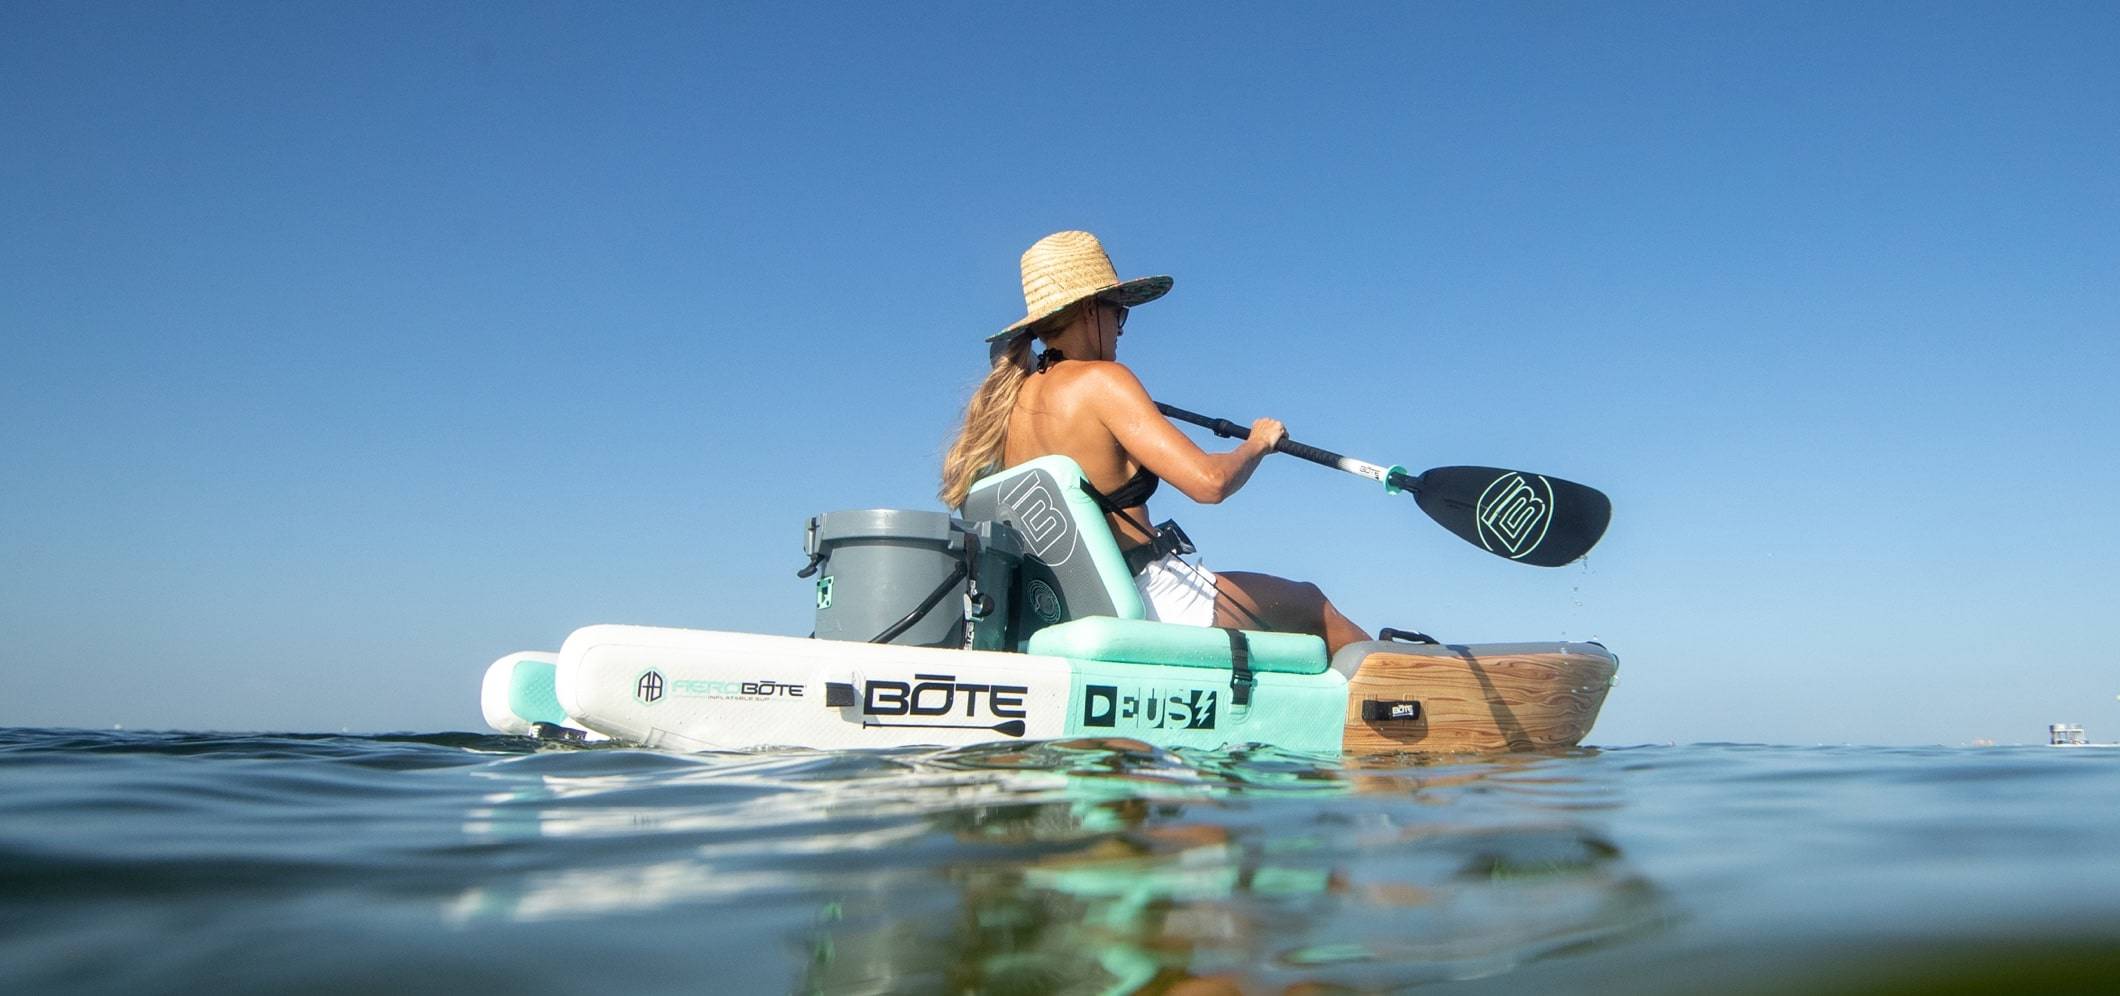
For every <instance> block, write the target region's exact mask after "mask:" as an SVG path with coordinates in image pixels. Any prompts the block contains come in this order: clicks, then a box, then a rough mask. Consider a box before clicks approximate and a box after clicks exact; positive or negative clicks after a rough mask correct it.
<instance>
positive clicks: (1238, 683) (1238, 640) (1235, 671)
mask: <svg viewBox="0 0 2120 996" xmlns="http://www.w3.org/2000/svg"><path fill="white" fill-rule="evenodd" d="M1222 632H1224V633H1228V634H1229V701H1230V704H1232V705H1240V706H1248V705H1250V704H1251V688H1252V686H1253V685H1255V684H1257V683H1258V681H1257V679H1255V678H1253V677H1252V676H1251V645H1250V643H1249V642H1247V641H1246V640H1245V639H1244V631H1243V630H1241V629H1230V628H1228V627H1226V626H1225V627H1222Z"/></svg>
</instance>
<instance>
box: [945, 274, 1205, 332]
mask: <svg viewBox="0 0 2120 996" xmlns="http://www.w3.org/2000/svg"><path fill="white" fill-rule="evenodd" d="M1173 283H1175V281H1173V280H1171V278H1169V277H1136V278H1134V279H1132V280H1128V281H1126V282H1124V283H1117V284H1113V285H1111V286H1109V287H1099V288H1097V289H1095V290H1091V291H1085V292H1084V293H1083V294H1082V296H1080V297H1077V298H1075V299H1073V300H1071V301H1068V302H1067V303H1065V304H1062V305H1059V306H1058V307H1055V308H1053V309H1052V310H1050V311H1047V312H1046V313H1045V314H1042V315H1025V316H1023V318H1022V319H1020V320H1018V321H1017V322H1016V324H1014V325H1011V326H1009V327H1008V328H1005V329H1002V330H1001V331H999V332H996V333H994V334H993V335H990V336H987V337H986V341H988V342H999V341H1001V340H1003V339H1007V338H1009V337H1010V336H1015V335H1021V334H1022V333H1025V332H1029V331H1033V330H1034V329H1035V327H1036V326H1037V325H1038V323H1039V322H1043V321H1046V320H1047V319H1050V318H1052V317H1053V316H1054V315H1057V314H1059V313H1061V312H1063V311H1066V310H1067V309H1069V308H1072V307H1074V306H1075V305H1078V304H1081V303H1082V302H1084V301H1087V300H1089V299H1090V298H1093V297H1099V298H1103V299H1104V300H1107V301H1110V302H1111V303H1113V304H1116V305H1118V306H1119V307H1122V308H1135V307H1139V306H1141V305H1144V304H1147V303H1148V302H1150V301H1153V300H1155V299H1157V298H1159V297H1162V296H1163V295H1165V294H1168V293H1170V288H1171V284H1173Z"/></svg>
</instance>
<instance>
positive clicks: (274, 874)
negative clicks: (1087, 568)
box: [0, 730, 2120, 994]
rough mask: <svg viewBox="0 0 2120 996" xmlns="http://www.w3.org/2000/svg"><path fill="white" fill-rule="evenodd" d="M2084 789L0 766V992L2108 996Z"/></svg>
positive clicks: (1120, 770)
mask: <svg viewBox="0 0 2120 996" xmlns="http://www.w3.org/2000/svg"><path fill="white" fill-rule="evenodd" d="M2092 753H2097V754H2101V755H2107V756H2099V757H2093V756H2090V755H2091V754H2092ZM2116 775H2120V752H2056V751H2047V750H2045V749H2044V748H2037V749H1995V750H1988V751H1968V750H1947V749H1941V748H1935V749H1919V750H1904V749H1893V750H1886V749H1875V748H1815V749H1808V748H1807V749H1797V748H1763V747H1755V746H1744V745H1700V746H1693V747H1680V748H1630V749H1618V750H1609V749H1608V750H1578V751H1568V752H1561V753H1555V754H1532V755H1506V756H1490V757H1454V758H1420V757H1405V758H1360V759H1342V758H1339V757H1319V756H1313V755H1307V754H1299V753H1291V752H1286V751H1279V750H1273V749H1267V748H1255V749H1244V750H1227V751H1190V750H1178V751H1171V750H1162V749H1158V748H1155V747H1151V746H1149V745H1146V744H1143V743H1140V742H1137V741H1131V740H1117V739H1101V740H1074V741H1065V742H1049V743H1031V744H1023V743H1010V744H995V745H989V746H985V747H979V748H971V749H959V750H948V751H920V750H904V751H892V752H882V753H873V752H872V753H837V754H835V753H819V752H812V751H780V752H765V753H756V754H709V755H680V754H667V753H657V752H650V751H638V750H626V749H618V748H610V747H601V746H599V747H573V748H551V747H540V746H539V745H537V744H535V743H533V742H531V741H527V740H520V739H515V738H508V737H472V736H456V735H450V736H438V737H288V736H273V737H242V736H221V735H214V736H202V735H189V734H101V733H83V732H78V731H22V730H0V799H4V800H5V801H6V803H7V805H5V806H0V984H8V985H10V986H13V987H15V988H19V989H22V990H25V991H109V992H118V991H174V990H184V989H193V988H201V987H205V988H211V989H213V990H215V991H217V992H231V993H235V992H260V993H264V992H296V991H299V992H303V993H305V994H316V993H323V992H340V991H343V992H362V993H367V992H375V991H390V992H398V991H406V992H422V991H447V992H452V993H459V992H520V991H525V990H530V991H542V990H567V991H574V990H592V991H606V990H610V991H625V992H669V991H713V992H741V993H749V992H781V991H798V992H831V993H864V992H893V993H896V992H981V993H1018V992H1021V993H1046V992H1084V993H1099V992H1176V993H1201V992H1231V991H1242V992H1316V991H1377V990H1400V989H1404V988H1407V987H1419V986H1424V985H1444V986H1446V987H1447V988H1449V989H1452V990H1457V989H1473V990H1482V991H1484V990H1489V989H1492V990H1495V991H1509V992H1524V991H1530V992H1543V991H1569V992H1605V993H1630V994H1631V993H1639V992H1659V993H1661V992H1671V993H1677V992H1701V991H1713V992H1747V993H1768V992H1786V991H1833V992H1879V993H1896V992H1928V991H1940V990H1945V989H1952V987H1955V990H1954V991H1963V992H1985V991H2012V983H2013V982H2015V981H2025V982H2029V981H2036V980H2041V979H2045V980H2048V981H2050V982H2054V983H2055V984H2059V983H2060V982H2061V981H2062V980H2067V979H2071V978H2074V979H2077V980H2079V982H2078V984H2077V986H2078V988H2077V991H2095V990H2097V989H2098V988H2099V984H2101V983H2103V982H2108V981H2111V982H2120V962H2116V958H2115V956H2114V955H2113V953H2112V952H2113V951H2114V950H2116V949H2120V945H2115V944H2114V943H2113V941H2114V939H2115V938H2120V889H2116V888H2115V886H2116V885H2120V860H2116V859H2120V829H2116V828H2115V827H2113V826H2112V824H2111V821H2100V820H2096V819H2085V820H2078V821H2064V822H2057V821H2055V820H2054V819H2053V818H2052V817H2053V815H2054V814H2055V813H2056V812H2063V811H2066V812H2078V813H2085V814H2096V813H2105V812H2111V811H2113V810H2114V809H2115V808H2116V807H2120V777H2115V776H2116ZM55 828H63V829H60V830H55ZM2081 980H2090V984H2089V985H2088V987H2087V988H2086V987H2085V985H2084V984H2083V983H2082V982H2081Z"/></svg>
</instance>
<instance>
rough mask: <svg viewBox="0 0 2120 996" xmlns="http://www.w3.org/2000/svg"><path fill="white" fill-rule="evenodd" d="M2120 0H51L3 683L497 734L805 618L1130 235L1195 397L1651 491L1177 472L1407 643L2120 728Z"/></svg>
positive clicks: (10, 699)
mask: <svg viewBox="0 0 2120 996" xmlns="http://www.w3.org/2000/svg"><path fill="white" fill-rule="evenodd" d="M2116 48H2120V12H2116V9H2115V8H2114V7H2112V6H2111V5H2106V4H2094V3H2085V4H2060V3H2056V4H2040V5H2030V6H2026V5H2003V4H1992V5H1972V4H1955V5H1941V6H1939V5H1933V4H1862V5H1846V4H1815V5H1798V4H1711V5H1699V4H1670V5H1648V4H1630V5H1594V6H1586V5H1576V4H1506V5H1473V4H1424V5H1413V4H1403V5H1401V4H1392V5H1386V4H1344V5H1320V6H1318V7H1315V8H1311V7H1301V6H1288V5H1205V4H1201V5H1171V6H1168V7H1161V8H1152V9H1148V10H1145V11H1144V10H1142V9H1130V8H1128V7H1124V6H1095V5H1079V6H1070V7H1067V8H1064V9H1060V10H1052V9H1037V8H1031V7H1026V6H1018V5H986V4H969V3H966V4H950V5H932V6H924V7H912V8H903V9H867V8H864V7H861V6H858V5H835V6H816V7H801V8H795V9H788V8H787V6H786V5H771V6H767V5H757V6H734V5H692V4H677V5H655V4H627V5H621V6H618V7H612V6H610V5H587V4H584V5H554V4H528V5H509V6H500V5H442V6H436V5H426V4H411V3H374V4H339V5H325V4H295V5H288V4H238V5H231V4H203V3H199V4H177V3H173V4H163V5H156V6H143V5H122V6H121V5H86V6H84V5H79V4H59V3H16V4H8V5H4V6H0V135H5V136H6V139H5V141H4V142H0V231H4V232H5V233H6V238H4V239H0V346H4V347H5V348H4V354H0V355H4V356H5V359H4V360H0V654H4V655H5V656H4V658H0V724H4V725H22V726H42V725H64V726H108V725H111V724H123V725H125V726H127V727H128V728H176V729H234V730H249V729H291V730H338V729H341V728H345V729H351V730H422V731H433V730H443V729H477V728H479V727H480V726H481V725H482V724H481V723H480V721H479V719H478V713H477V704H476V684H477V680H478V677H479V675H480V673H481V672H482V670H483V668H484V665H485V664H486V663H487V662H488V661H490V660H492V659H493V658H495V657H497V656H499V655H500V654H502V653H503V652H506V651H510V650H516V649H529V648H538V647H554V646H557V644H558V643H559V641H560V640H561V639H562V638H563V637H564V636H565V635H566V633H567V632H568V631H569V630H570V629H572V628H574V627H576V626H580V625H585V624H589V623H595V622H637V623H651V624H662V625H681V626H695V627H702V628H717V629H744V630H757V631H765V632H781V633H796V634H799V633H803V632H807V631H808V628H809V611H810V605H809V602H808V588H807V586H806V585H805V584H804V583H803V582H800V581H798V580H796V579H795V578H794V576H793V571H794V569H795V568H796V567H798V566H800V564H801V562H802V556H801V550H800V546H801V524H802V520H803V519H804V518H805V517H806V516H808V515H810V514H813V513H815V512H820V511H827V510H831V509H839V508H855V507H877V506H892V507H933V505H934V499H933V498H932V493H933V490H934V486H935V476H936V466H937V462H938V457H939V453H940V451H941V449H942V447H943V445H944V444H945V442H946V439H947V437H948V435H949V433H950V431H951V429H952V427H953V423H954V420H955V418H956V414H957V412H958V410H959V409H960V406H961V404H962V402H963V399H964V397H965V396H966V393H967V392H968V390H969V388H970V386H971V385H972V384H973V383H974V382H975V381H976V379H977V378H978V376H979V375H980V373H981V372H982V368H983V365H984V357H985V354H984V347H983V345H982V344H981V342H980V340H981V338H983V336H984V335H985V334H986V333H988V332H989V331H991V330H993V329H997V328H999V327H1000V326H1002V325H1005V324H1007V323H1008V322H1009V321H1011V320H1013V319H1014V318H1015V317H1017V316H1018V315H1020V314H1021V311H1022V301H1021V297H1020V294H1019V291H1018V287H1017V274H1016V257H1017V254H1018V253H1020V252H1021V251H1022V249H1023V248H1024V247H1025V246H1027V245H1028V244H1029V243H1030V242H1031V241H1033V240H1035V239H1036V238H1038V237H1039V236H1041V235H1044V234H1046V233H1048V232H1050V231H1054V230H1058V229H1063V228H1086V229H1090V230H1092V231H1095V232H1098V233H1099V234H1100V235H1102V236H1103V237H1104V239H1105V241H1106V243H1107V245H1108V246H1109V247H1110V248H1111V251H1112V253H1113V255H1114V257H1115V259H1116V261H1117V264H1118V267H1119V269H1120V270H1121V271H1123V274H1124V275H1128V276H1131V275H1138V274H1147V273H1170V274H1173V275H1175V276H1176V278H1177V287H1176V289H1175V290H1174V291H1173V293H1172V294H1171V295H1170V296H1169V297H1167V298H1165V299H1164V300H1162V301H1159V302H1156V303H1155V304H1153V305H1150V306H1147V307H1144V308H1143V309H1141V311H1140V312H1138V313H1137V314H1136V316H1135V317H1134V319H1133V322H1132V323H1130V324H1129V326H1128V331H1129V333H1130V334H1129V335H1128V336H1127V338H1126V340H1125V342H1124V344H1123V347H1124V353H1123V358H1124V359H1125V360H1127V361H1128V362H1129V363H1130V364H1132V365H1133V366H1134V367H1135V369H1136V370H1137V371H1138V372H1139V373H1140V374H1141V376H1142V378H1143V379H1144V381H1145V382H1146V383H1147V384H1148V385H1149V387H1150V389H1151V391H1152V392H1153V393H1155V394H1156V395H1157V396H1158V397H1159V398H1160V399H1162V400H1167V401H1170V402H1173V403H1176V404H1180V405H1184V406H1187V407H1191V408H1195V409H1197V410H1202V411H1207V412H1210V413H1213V414H1218V415H1226V416H1228V417H1231V418H1235V419H1239V420H1248V419H1250V418H1252V417H1255V416H1258V415H1273V416H1276V417H1279V418H1281V419H1283V420H1285V421H1286V422H1287V423H1288V424H1289V426H1290V428H1291V431H1292V433H1293V434H1294V435H1295V436H1296V438H1298V439H1302V440H1304V441H1307V442H1311V443H1314V444H1318V445H1323V446H1327V447H1331V448H1335V449H1340V450H1343V451H1345V452H1349V453H1352V454H1355V455H1358V456H1363V457H1365V458H1368V459H1372V460H1376V461H1379V462H1385V463H1403V464H1406V465H1408V466H1411V467H1413V468H1415V469H1420V468H1422V467H1426V466H1433V465H1440V464H1452V463H1483V464H1498V465H1505V466H1516V467H1522V468H1525V469H1531V470H1537V471H1543V472H1547V473H1552V474H1557V475H1560V476H1563V477H1569V478H1572V479H1575V480H1580V481H1583V482H1585V483H1589V484H1592V485H1595V486H1597V487H1600V488H1602V489H1603V490H1605V491H1606V492H1608V493H1609V494H1610V495H1611V496H1612V497H1613V500H1614V504H1615V509H1616V512H1615V519H1614V524H1613V527H1612V531H1611V532H1610V534H1609V535H1608V537H1607V539H1606V540H1605V542H1604V544H1603V545H1602V546H1601V547H1599V548H1598V550H1597V551H1596V552H1594V553H1593V554H1592V555H1591V557H1590V559H1589V560H1588V562H1587V563H1585V564H1582V565H1577V566H1574V567H1569V568H1564V569H1559V570H1550V571H1548V570H1538V569H1533V568H1527V567H1522V566H1519V565H1514V564H1509V563H1505V562H1503V561H1500V560H1497V559H1493V558H1489V557H1486V556H1485V555H1483V554H1480V553H1478V552H1477V551H1475V550H1473V549H1471V548H1470V547H1467V546H1465V545H1463V544H1462V543H1460V542H1458V541H1457V540H1455V539H1453V538H1451V537H1450V536H1449V535H1448V534H1447V533H1445V532H1444V531H1442V530H1441V529H1439V528H1436V527H1435V526H1434V525H1432V524H1430V523H1429V522H1428V521H1427V520H1426V519H1425V518H1423V517H1422V516H1421V515H1420V514H1419V513H1418V511H1417V510H1416V509H1415V508H1414V506H1413V504H1412V503H1411V502H1410V501H1407V500H1405V499H1404V498H1390V497H1387V496H1385V495H1382V494H1379V493H1377V492H1376V491H1374V490H1372V488H1373V486H1372V485H1368V484H1366V483H1365V482H1362V481H1359V480H1356V479H1354V478H1351V477H1345V476H1344V475H1335V474H1332V473H1330V472H1328V471H1325V470H1323V469H1320V468H1316V467H1312V466H1310V465H1308V464H1303V463H1299V462H1297V461H1294V460H1286V461H1285V462H1283V461H1275V462H1272V463H1269V464H1268V466H1267V469H1265V470H1264V471H1262V472H1261V473H1260V474H1259V475H1258V477H1256V478H1255V479H1254V481H1253V483H1252V484H1251V485H1250V486H1249V487H1248V488H1247V489H1246V491H1245V492H1244V493H1243V494H1242V495H1241V496H1239V498H1238V499H1237V500H1234V501H1232V502H1230V503H1228V504H1225V505H1222V506H1217V507H1208V508H1198V507H1192V506H1190V505H1188V504H1186V503H1185V502H1184V501H1183V500H1182V499H1180V498H1176V497H1172V496H1166V497H1165V498H1163V499H1161V500H1160V501H1159V502H1158V503H1157V505H1156V508H1155V511H1156V513H1157V514H1158V515H1159V516H1173V517H1176V518H1179V519H1180V520H1181V521H1183V522H1185V523H1186V526H1187V529H1188V531H1190V532H1191V533H1192V534H1193V535H1194V537H1195V538H1197V539H1199V540H1200V541H1201V544H1202V546H1203V547H1204V548H1205V551H1206V561H1207V563H1208V565H1209V566H1210V567H1219V568H1224V569H1238V568H1243V569H1260V570H1268V571H1273V572H1277V573H1283V574H1287V575H1290V576H1295V577H1302V578H1307V579H1311V580H1315V581H1317V582H1318V583H1320V584H1321V585H1323V586H1324V587H1325V588H1326V590H1327V591H1328V592H1329V593H1331V594H1333V596H1334V597H1335V598H1336V600H1338V601H1339V602H1340V603H1341V604H1342V606H1343V607H1344V608H1345V609H1346V610H1347V611H1348V612H1349V613H1350V614H1351V615H1352V616H1353V617H1354V618H1355V619H1356V620H1357V621H1359V622H1362V623H1363V624H1364V625H1366V626H1370V627H1372V628H1373V627H1376V626H1381V625H1395V626H1401V627H1412V628H1419V629H1424V630H1427V631H1429V632H1433V633H1436V634H1437V635H1439V636H1442V637H1444V638H1446V639H1450V640H1453V641H1482V640H1531V639H1551V638H1563V637H1564V638H1569V639H1598V640H1601V641H1603V642H1605V643H1607V644H1609V645H1610V646H1612V647H1613V648H1614V649H1615V650H1617V651H1618V652H1619V653H1620V655H1621V657H1622V659H1623V661H1624V666H1623V670H1622V682H1621V685H1620V687H1619V688H1618V689H1617V690H1616V691H1615V692H1614V694H1613V695H1612V697H1611V698H1610V700H1609V701H1608V703H1607V705H1606V708H1605V713H1604V716H1603V718H1602V720H1601V721H1600V723H1599V725H1598V728H1597V729H1596V730H1595V731H1594V732H1593V734H1592V737H1591V740H1592V741H1593V742H1597V743H1608V744H1621V743H1643V742H1659V743H1660V742H1667V741H1676V742H1691V741H1702V740H1748V741H1749V740H1757V741H1771V742H1784V743H1816V742H1826V743H1839V742H1858V743H1887V744H1890V743H1963V742H1968V741H1971V740H1974V739H1978V738H1991V739H1996V740H2000V741H2003V742H2022V741H2036V740H2039V739H2041V738H2043V736H2044V725H2045V724H2046V723H2048V722H2053V721H2063V720H2066V721H2072V722H2080V723H2083V724H2084V725H2085V726H2086V727H2087V728H2088V730H2089V732H2090V734H2091V736H2092V738H2093V739H2120V702H2116V701H2115V699H2114V696H2115V693H2120V666H2116V661H2120V657H2116V654H2115V651H2113V650H2112V649H2111V646H2110V644H2111V641H2110V639H2109V638H2108V637H2107V629H2108V624H2109V621H2110V619H2111V612H2110V610H2109V609H2108V608H2107V606H2108V605H2109V603H2110V602H2111V600H2112V594H2111V593H2112V592H2113V591H2114V589H2115V588H2116V584H2115V582H2116V580H2120V577H2116V573H2120V572H2116V570H2115V568H2114V566H2113V565H2114V564H2115V563H2116V561H2120V533H2116V530H2115V529H2114V528H2113V526H2112V524H2111V521H2110V513H2109V506H2110V504H2111V498H2110V497H2109V496H2110V495H2111V494H2112V493H2113V492H2114V490H2115V486H2116V485H2120V457H2116V455H2115V454H2116V452H2120V447H2116V446H2115V445H2114V442H2113V437H2114V429H2115V423H2116V417H2115V413H2116V408H2120V406H2116V405H2115V403H2114V399H2113V392H2114V388H2115V385H2116V384H2120V346H2116V342H2115V336H2116V332H2120V234H2116V233H2120V185H2116V184H2115V182H2114V178H2115V177H2116V176H2120V64H2116V62H2115V60H2114V59H2113V58H2112V53H2113V52H2114V51H2115V50H2116Z"/></svg>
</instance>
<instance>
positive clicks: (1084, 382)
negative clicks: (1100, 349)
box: [1050, 360, 1145, 393]
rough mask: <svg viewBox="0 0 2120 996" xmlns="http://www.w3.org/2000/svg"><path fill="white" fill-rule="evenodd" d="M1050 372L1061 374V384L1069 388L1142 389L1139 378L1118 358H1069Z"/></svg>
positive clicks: (1091, 389)
mask: <svg viewBox="0 0 2120 996" xmlns="http://www.w3.org/2000/svg"><path fill="white" fill-rule="evenodd" d="M1050 373H1057V374H1061V375H1062V377H1061V378H1057V379H1059V380H1060V383H1061V384H1064V385H1066V386H1067V387H1068V388H1069V389H1070V390H1090V391H1102V390H1119V391H1128V390H1131V391H1143V392H1144V393H1145V389H1144V388H1142V386H1141V378H1139V377H1136V376H1134V372H1133V371H1132V370H1131V369H1128V368H1127V366H1126V364H1124V363H1121V362H1119V361H1118V360H1069V361H1068V362H1066V363H1064V364H1060V365H1058V366H1055V367H1054V368H1053V369H1052V370H1051V371H1050Z"/></svg>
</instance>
